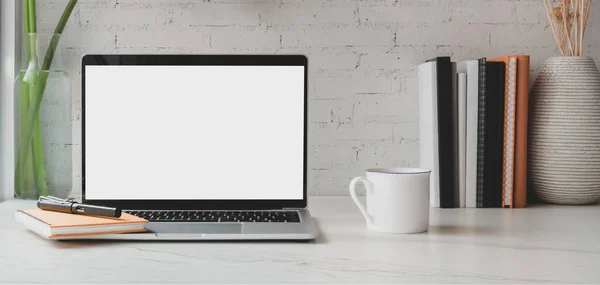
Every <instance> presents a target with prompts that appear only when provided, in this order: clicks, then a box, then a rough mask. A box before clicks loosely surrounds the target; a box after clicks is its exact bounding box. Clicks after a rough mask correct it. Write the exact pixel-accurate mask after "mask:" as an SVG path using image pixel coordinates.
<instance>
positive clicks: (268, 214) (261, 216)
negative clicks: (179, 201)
mask: <svg viewBox="0 0 600 285" xmlns="http://www.w3.org/2000/svg"><path fill="white" fill-rule="evenodd" d="M124 212H125V213H128V214H131V215H134V216H137V217H140V218H143V219H146V220H148V221H150V222H200V223H242V222H244V223H299V222H300V217H299V216H298V211H124Z"/></svg>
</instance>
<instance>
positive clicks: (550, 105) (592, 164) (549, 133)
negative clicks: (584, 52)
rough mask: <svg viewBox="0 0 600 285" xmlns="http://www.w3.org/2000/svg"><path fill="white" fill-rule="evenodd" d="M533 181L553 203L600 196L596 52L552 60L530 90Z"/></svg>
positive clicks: (584, 201) (578, 201)
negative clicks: (594, 54)
mask: <svg viewBox="0 0 600 285" xmlns="http://www.w3.org/2000/svg"><path fill="white" fill-rule="evenodd" d="M529 111H530V113H529V114H530V115H529V116H530V117H529V121H530V126H529V147H528V149H529V158H528V160H529V162H528V165H529V170H528V171H529V175H530V176H529V182H530V186H531V187H532V188H533V191H534V192H535V193H536V195H537V196H538V197H539V198H540V199H541V200H542V201H544V202H547V203H553V204H570V205H581V204H590V203H594V202H597V201H598V200H599V199H600V72H599V71H598V68H597V66H596V64H595V63H594V60H593V59H592V58H591V57H552V58H549V59H547V60H546V65H545V67H544V68H543V69H542V70H541V71H540V74H539V75H538V77H537V79H536V81H535V84H534V86H533V89H532V91H531V95H530V110H529Z"/></svg>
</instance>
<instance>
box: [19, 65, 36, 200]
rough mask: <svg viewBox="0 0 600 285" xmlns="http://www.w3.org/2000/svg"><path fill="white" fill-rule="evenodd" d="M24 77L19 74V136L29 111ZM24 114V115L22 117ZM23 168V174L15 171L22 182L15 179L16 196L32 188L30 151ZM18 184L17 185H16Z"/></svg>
mask: <svg viewBox="0 0 600 285" xmlns="http://www.w3.org/2000/svg"><path fill="white" fill-rule="evenodd" d="M24 77H25V72H24V71H22V72H21V73H20V74H19V84H20V90H21V93H20V95H21V96H20V97H19V106H20V112H21V119H20V129H19V134H24V133H25V128H26V127H25V125H26V124H25V123H26V122H25V118H26V114H27V111H28V109H29V99H30V97H29V84H28V83H27V82H25V81H23V78H24ZM24 114H25V115H24ZM19 158H20V157H19ZM24 160H25V167H24V169H23V171H24V172H23V174H22V176H21V175H18V173H17V172H19V168H18V167H17V169H16V172H15V174H16V176H17V177H15V178H22V180H19V179H15V194H16V195H17V196H28V195H29V193H28V192H29V191H31V190H32V186H33V167H32V166H33V160H32V154H31V150H28V151H27V152H26V153H25V159H24ZM17 183H18V184H17Z"/></svg>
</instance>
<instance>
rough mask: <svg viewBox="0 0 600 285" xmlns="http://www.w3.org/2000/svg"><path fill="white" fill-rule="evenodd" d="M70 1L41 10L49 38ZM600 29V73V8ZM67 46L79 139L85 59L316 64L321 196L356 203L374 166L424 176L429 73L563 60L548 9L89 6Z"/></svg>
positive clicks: (315, 187)
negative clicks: (427, 63) (440, 59)
mask: <svg viewBox="0 0 600 285" xmlns="http://www.w3.org/2000/svg"><path fill="white" fill-rule="evenodd" d="M66 2H67V1H66V0H38V5H39V7H38V13H39V29H40V30H41V31H46V32H50V31H52V30H53V29H54V25H55V24H56V21H57V20H58V17H59V16H60V13H61V11H62V8H63V7H64V5H65V4H66ZM594 4H597V3H594ZM590 24H591V26H590V28H589V29H588V35H587V44H588V45H589V48H588V49H587V50H588V54H590V55H592V56H593V57H594V58H595V59H596V62H598V63H600V5H594V7H593V11H592V15H591V18H590ZM63 40H64V42H63V43H64V44H65V53H64V57H65V61H66V66H67V68H68V72H69V74H71V76H72V79H73V90H74V98H73V102H74V104H75V106H74V115H73V117H74V120H75V125H74V126H75V128H76V129H78V128H79V127H80V114H81V107H80V106H79V103H80V100H81V98H80V97H81V94H80V89H81V88H80V86H81V82H80V70H79V69H80V64H79V60H80V57H81V56H82V55H83V54H85V53H142V52H147V53H304V54H306V55H308V57H309V58H310V79H309V80H310V82H309V84H310V85H309V86H310V93H309V95H310V98H311V99H310V106H309V110H310V114H309V115H310V138H309V142H310V148H309V168H310V170H309V187H310V188H309V191H310V193H311V194H346V193H347V190H346V187H347V184H348V181H349V180H350V179H351V178H352V177H353V176H357V175H361V174H362V173H363V169H364V168H367V167H373V166H417V165H418V159H419V158H418V155H417V154H418V143H419V139H418V113H417V106H418V100H417V94H416V92H417V84H416V74H415V66H416V65H417V64H419V63H421V62H423V61H424V60H426V59H429V58H433V57H435V56H438V55H452V56H453V59H454V60H463V59H467V58H478V57H482V56H490V57H495V56H500V55H503V54H508V53H527V54H530V55H531V56H532V75H535V74H536V72H537V70H538V69H539V67H540V65H542V64H543V61H544V59H545V58H547V57H549V56H553V55H555V54H556V53H557V48H556V47H555V44H554V40H553V38H552V35H551V32H550V30H549V29H548V28H547V27H546V18H545V14H544V8H543V6H542V3H541V1H539V0H519V1H517V0H304V1H303V0H204V1H192V0H109V1H101V0H80V3H79V4H78V7H77V8H76V10H75V13H74V15H73V17H72V19H71V21H70V22H69V24H68V26H67V30H66V32H65V36H64V39H63ZM74 136H75V139H74V141H75V142H76V144H79V142H80V138H79V136H80V132H79V131H75V132H74ZM75 169H76V170H77V171H76V172H77V173H76V175H77V178H76V179H79V175H80V172H79V171H80V169H81V166H80V165H79V160H76V165H75ZM76 181H77V180H76ZM77 191H79V189H77Z"/></svg>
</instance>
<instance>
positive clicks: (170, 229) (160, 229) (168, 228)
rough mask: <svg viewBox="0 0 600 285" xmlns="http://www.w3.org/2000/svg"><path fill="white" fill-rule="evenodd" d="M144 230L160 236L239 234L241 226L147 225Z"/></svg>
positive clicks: (196, 224) (198, 224) (199, 224)
mask: <svg viewBox="0 0 600 285" xmlns="http://www.w3.org/2000/svg"><path fill="white" fill-rule="evenodd" d="M146 229H148V231H150V232H153V233H160V234H239V233H242V224H201V223H148V224H146Z"/></svg>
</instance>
